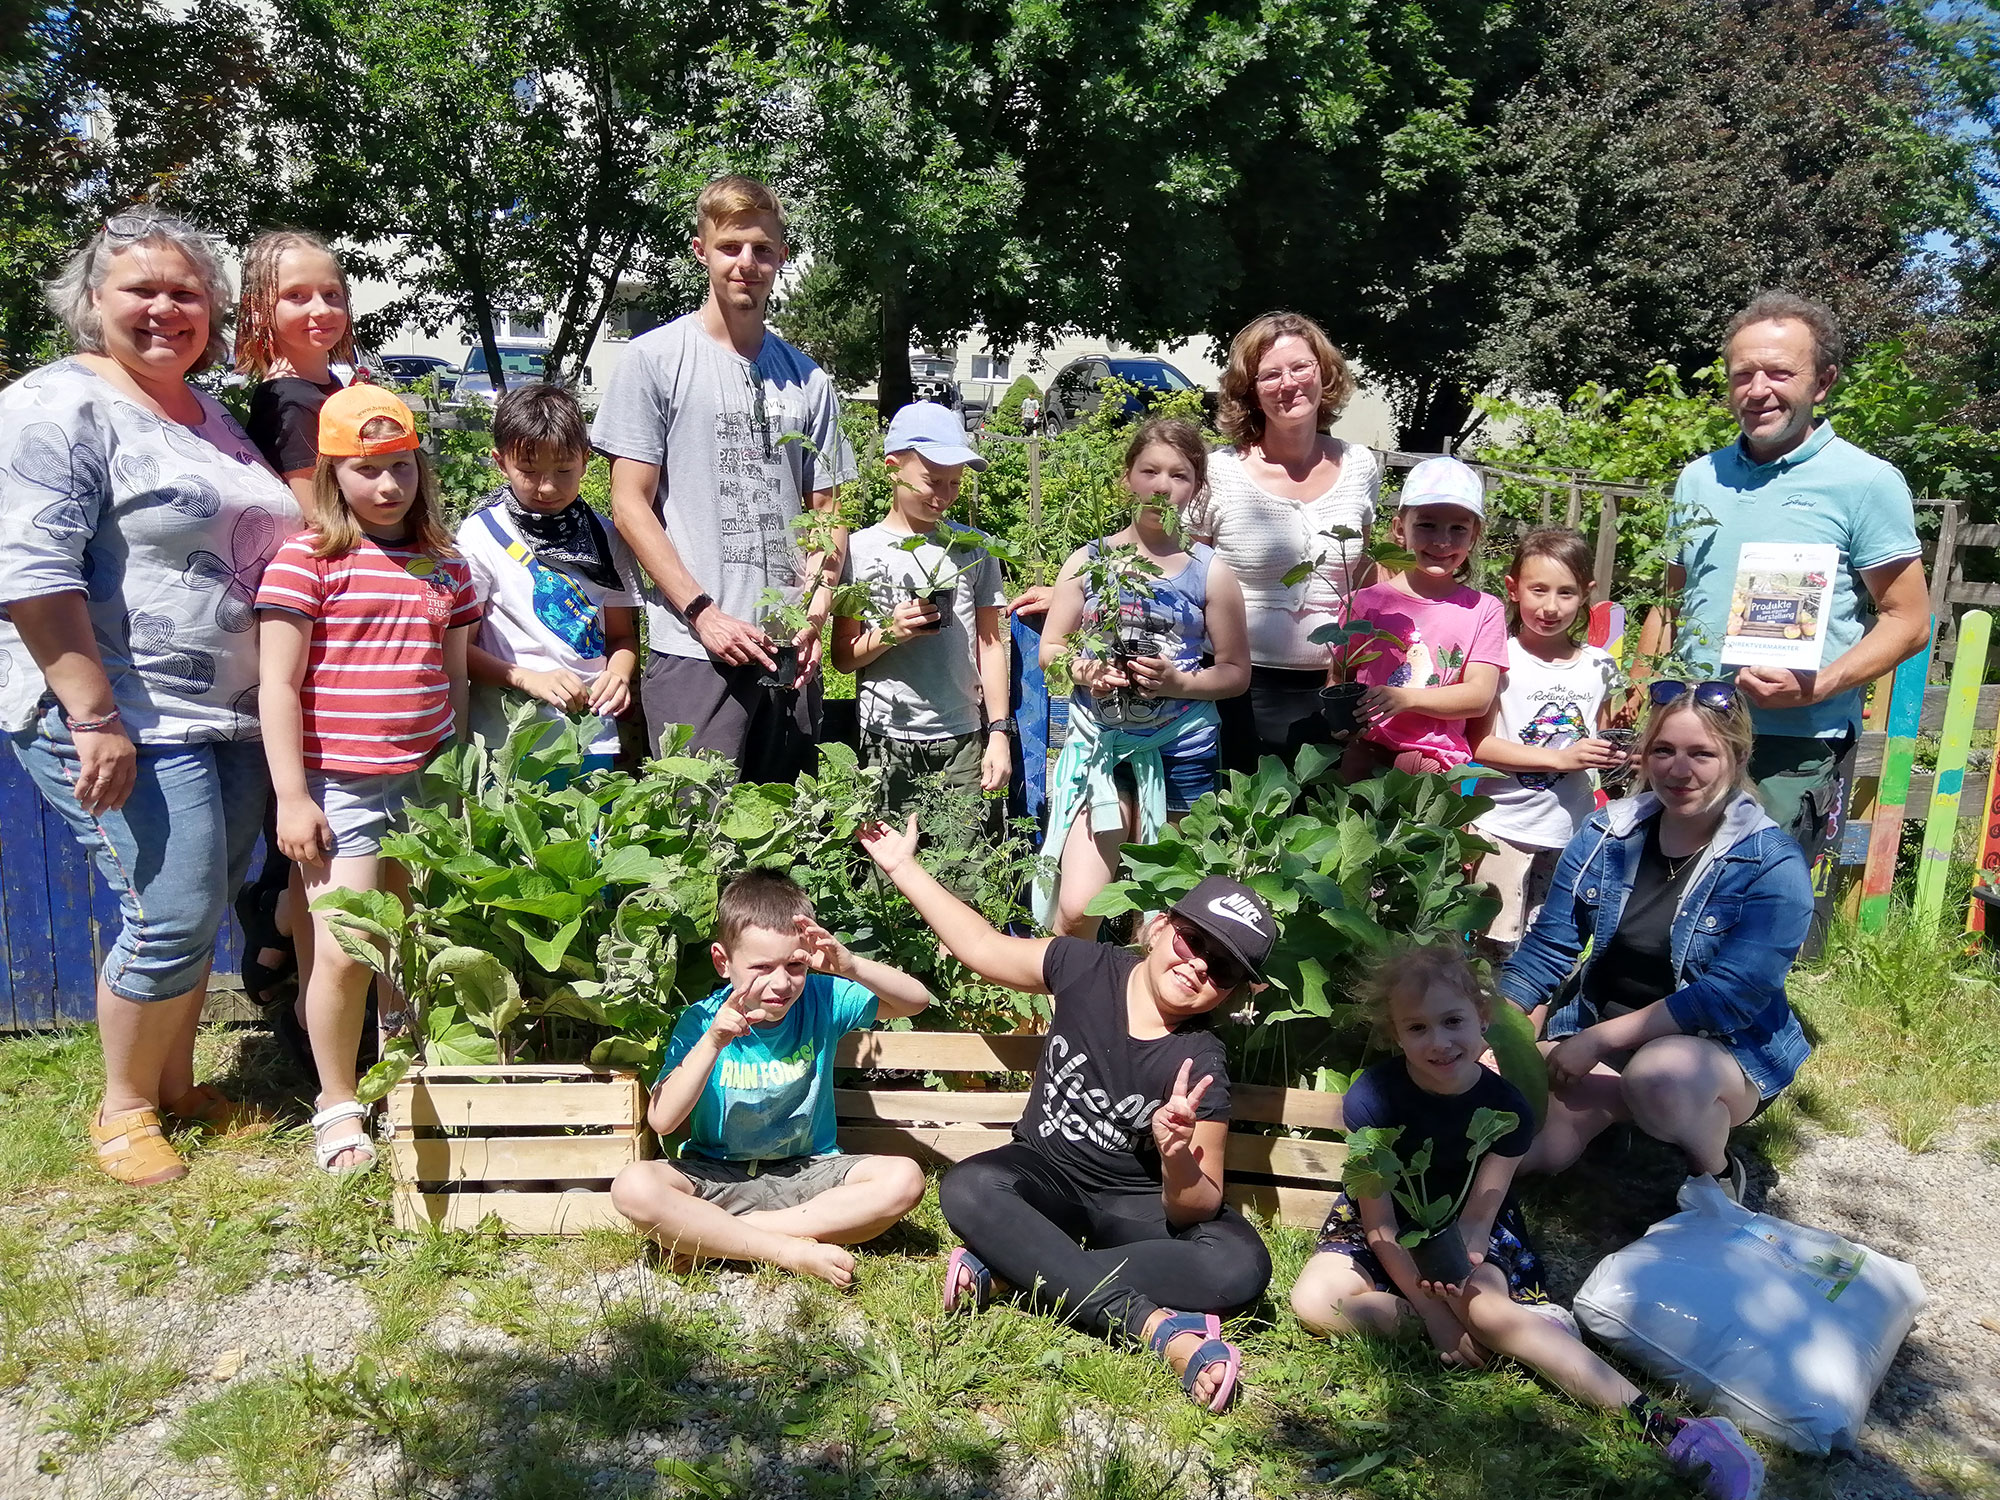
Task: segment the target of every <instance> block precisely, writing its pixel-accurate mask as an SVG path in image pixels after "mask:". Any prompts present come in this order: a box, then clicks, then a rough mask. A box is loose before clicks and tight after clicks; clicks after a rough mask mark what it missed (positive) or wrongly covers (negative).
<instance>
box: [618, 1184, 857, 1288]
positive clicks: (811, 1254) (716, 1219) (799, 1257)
mask: <svg viewBox="0 0 2000 1500" xmlns="http://www.w3.org/2000/svg"><path fill="white" fill-rule="evenodd" d="M611 1202H612V1206H613V1207H615V1208H616V1209H617V1210H618V1212H620V1213H621V1214H623V1215H625V1217H626V1218H628V1219H630V1220H631V1221H632V1222H633V1223H635V1224H637V1225H638V1226H639V1227H640V1228H641V1229H643V1230H644V1231H645V1232H646V1233H647V1234H648V1235H650V1236H651V1237H652V1238H653V1239H654V1240H656V1241H658V1242H659V1244H660V1246H661V1247H662V1248H663V1249H666V1250H668V1251H671V1252H672V1253H674V1254H675V1255H682V1256H690V1257H693V1258H696V1259H704V1258H706V1259H714V1260H752V1261H763V1262H765V1263H766V1264H768V1265H774V1266H783V1267H784V1268H785V1269H786V1270H788V1271H798V1272H801V1273H803V1274H805V1275H807V1276H817V1277H818V1278H819V1279H820V1280H821V1281H824V1282H828V1283H830V1284H831V1285H833V1286H836V1287H839V1288H841V1289H842V1290H843V1291H844V1290H846V1289H847V1288H848V1287H850V1286H852V1285H854V1257H853V1256H851V1255H849V1254H848V1253H847V1252H846V1251H845V1250H843V1249H841V1248H840V1247H839V1246H838V1245H822V1244H821V1243H820V1242H819V1241H817V1240H811V1239H806V1238H803V1237H802V1236H799V1235H793V1234H781V1233H778V1232H777V1231H775V1230H771V1229H766V1228H763V1227H761V1226H759V1225H756V1224H753V1223H751V1222H750V1220H751V1219H752V1218H753V1217H755V1216H754V1215H750V1214H743V1215H738V1214H732V1213H731V1212H730V1211H729V1210H728V1209H726V1208H723V1207H720V1206H719V1205H717V1204H714V1203H709V1202H707V1201H705V1200H703V1199H701V1198H697V1197H696V1196H695V1193H694V1188H693V1186H692V1184H690V1183H689V1182H688V1180H687V1178H685V1177H683V1176H681V1174H680V1173H679V1172H677V1171H675V1170H674V1168H673V1167H672V1166H671V1165H669V1164H668V1163H666V1162H663V1161H637V1162H633V1163H632V1164H631V1165H630V1166H628V1167H626V1168H624V1169H623V1170H622V1171H620V1172H619V1174H618V1175H617V1176H616V1177H615V1178H613V1179H612V1182H611Z"/></svg>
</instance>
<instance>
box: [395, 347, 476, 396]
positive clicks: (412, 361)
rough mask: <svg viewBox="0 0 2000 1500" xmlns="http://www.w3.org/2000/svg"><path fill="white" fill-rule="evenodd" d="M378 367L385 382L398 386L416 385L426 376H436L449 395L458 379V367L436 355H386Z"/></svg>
mask: <svg viewBox="0 0 2000 1500" xmlns="http://www.w3.org/2000/svg"><path fill="white" fill-rule="evenodd" d="M377 367H378V368H379V369H380V371H381V378H382V379H383V380H385V381H392V382H394V383H395V384H397V385H415V384H416V383H417V382H418V381H419V380H422V379H424V378H425V377H426V376H430V375H435V376H436V377H437V380H438V384H439V385H440V386H441V387H442V388H443V389H444V391H445V392H446V393H447V394H449V393H450V391H451V388H452V385H453V384H454V382H456V381H457V379H458V367H457V366H456V365H454V364H453V363H452V362H451V361H450V360H448V359H440V358H438V356H437V355H435V354H385V355H383V356H382V357H381V359H380V360H378V361H377Z"/></svg>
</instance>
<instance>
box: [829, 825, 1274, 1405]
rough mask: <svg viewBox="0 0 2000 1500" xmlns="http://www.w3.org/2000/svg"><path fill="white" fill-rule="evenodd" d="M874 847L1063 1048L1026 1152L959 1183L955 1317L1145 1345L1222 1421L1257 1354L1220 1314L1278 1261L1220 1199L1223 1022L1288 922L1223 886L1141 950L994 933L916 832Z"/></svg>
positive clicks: (1025, 1133) (975, 1170)
mask: <svg viewBox="0 0 2000 1500" xmlns="http://www.w3.org/2000/svg"><path fill="white" fill-rule="evenodd" d="M861 842H862V844H863V845H864V847H866V848H867V850H868V852H869V854H870V855H871V856H873V858H874V860H875V862H876V864H878V865H879V866H881V869H882V873H883V874H885V875H887V876H888V877H889V878H890V879H891V880H892V881H894V882H895V884H896V888H897V889H898V890H900V891H901V892H902V893H903V894H904V895H905V896H906V897H908V898H909V901H910V904H911V905H912V906H914V907H916V909H917V911H918V912H919V913H920V914H921V915H922V916H923V918H924V920H925V921H927V922H929V923H930V925H931V927H932V928H933V929H934V930H935V931H936V932H937V935H938V939H939V941H941V942H942V943H943V944H944V946H945V947H946V948H947V949H949V950H950V952H951V953H952V955H953V957H955V958H957V959H958V960H959V962H960V963H963V964H964V965H966V967H968V968H970V969H971V970H972V971H973V972H974V973H976V974H978V975H979V976H980V977H981V978H983V979H986V980H989V981H991V982H992V983H994V984H1003V985H1006V986H1007V987H1008V988H1010V989H1016V990H1022V991H1024V992H1026V993H1029V994H1037V995H1041V994H1046V995H1049V996H1051V997H1052V998H1053V1001H1054V1003H1053V1006H1052V1012H1053V1014H1052V1018H1051V1020H1050V1023H1049V1037H1048V1042H1047V1044H1046V1045H1045V1046H1044V1048H1043V1050H1042V1057H1041V1062H1040V1063H1039V1064H1038V1065H1037V1066H1036V1068H1035V1079H1034V1083H1033V1085H1032V1089H1031V1092H1030V1095H1029V1100H1028V1105H1027V1108H1026V1109H1025V1110H1024V1111H1023V1112H1022V1115H1021V1120H1020V1123H1019V1124H1017V1125H1016V1126H1015V1127H1014V1139H1013V1140H1012V1141H1011V1142H1010V1143H1009V1144H1007V1145H1005V1146H1001V1147H999V1148H998V1149H997V1150H993V1151H986V1152H982V1153H980V1154H979V1155H978V1156H974V1157H970V1158H968V1159H967V1160H965V1161H962V1162H960V1163H959V1164H958V1165H957V1166H955V1167H953V1168H952V1169H951V1171H949V1172H948V1173H946V1174H945V1177H944V1180H943V1182H942V1183H941V1184H940V1185H939V1188H938V1201H939V1204H940V1206H941V1207H942V1208H943V1210H944V1216H945V1219H946V1221H947V1222H948V1223H949V1224H950V1225H951V1227H952V1229H953V1230H954V1231H956V1232H957V1234H958V1235H959V1237H960V1238H961V1239H963V1240H964V1241H965V1245H964V1247H963V1248H961V1249H958V1250H954V1251H953V1252H952V1254H951V1259H950V1261H949V1263H948V1264H947V1266H946V1268H945V1286H944V1302H945V1307H946V1309H947V1310H952V1311H955V1310H957V1309H959V1308H961V1307H963V1308H979V1307H984V1306H985V1305H986V1303H987V1302H988V1301H989V1300H990V1299H991V1297H992V1296H993V1295H994V1293H995V1291H996V1290H999V1289H1005V1288H1026V1289H1029V1291H1030V1294H1031V1296H1032V1297H1033V1298H1034V1301H1035V1305H1036V1306H1038V1307H1041V1308H1044V1309H1046V1310H1048V1311H1051V1312H1055V1313H1058V1314H1059V1315H1060V1316H1062V1317H1064V1318H1066V1319H1067V1320H1068V1321H1070V1322H1071V1323H1074V1324H1075V1325H1077V1326H1078V1327H1082V1328H1088V1329H1090V1330H1092V1331H1093V1332H1096V1333H1100V1334H1103V1335H1105V1336H1106V1337H1110V1338H1115V1339H1119V1340H1122V1341H1124V1342H1127V1343H1132V1344H1137V1343H1140V1342H1142V1341H1143V1342H1144V1343H1145V1344H1147V1345H1148V1346H1149V1347H1151V1348H1152V1349H1153V1350H1154V1352H1156V1353H1159V1354H1161V1355H1163V1356H1164V1357H1165V1359H1166V1360H1167V1362H1168V1363H1169V1364H1170V1365H1171V1366H1172V1367H1173V1368H1174V1370H1175V1371H1176V1372H1178V1373H1179V1374H1180V1376H1181V1384H1182V1386H1183V1387H1184V1388H1185V1389H1186V1391H1187V1392H1188V1394H1189V1396H1190V1397H1192V1398H1193V1400H1194V1401H1195V1402H1196V1404H1198V1405H1200V1406H1204V1407H1206V1408H1208V1409H1209V1410H1211V1411H1222V1410H1223V1409H1225V1408H1226V1407H1227V1406H1228V1405H1229V1402H1230V1400H1231V1398H1232V1397H1233V1396H1234V1395H1235V1391H1236V1385H1237V1377H1238V1374H1239V1372H1240V1370H1241V1368H1242V1355H1241V1353H1240V1351H1239V1350H1238V1349H1237V1348H1236V1346H1235V1345H1234V1344H1231V1343H1229V1342H1227V1341H1226V1340H1224V1339H1223V1338H1222V1337H1221V1332H1222V1323H1221V1319H1220V1317H1218V1316H1217V1314H1220V1313H1230V1312H1234V1311H1236V1310H1238V1309H1240V1308H1243V1307H1246V1306H1248V1305H1249V1304H1250V1303H1252V1302H1254V1301H1256V1300H1257V1298H1258V1297H1260V1296H1261V1295H1263V1291H1264V1288H1265V1286H1266V1284H1267V1283H1268V1282H1269V1281H1270V1279H1271V1258H1270V1255H1269V1254H1268V1253H1267V1252H1266V1250H1265V1248H1264V1242H1263V1241H1262V1240H1261V1239H1260V1238H1258V1235H1257V1231H1256V1230H1255V1229H1253V1228H1252V1227H1251V1226H1250V1224H1249V1222H1248V1221H1247V1220H1245V1219H1244V1218H1243V1216H1242V1215H1241V1214H1239V1213H1237V1212H1236V1211H1235V1210H1234V1209H1232V1208H1229V1207H1227V1206H1226V1205H1225V1204H1224V1203H1223V1201H1222V1172H1223V1155H1224V1149H1225V1145H1226V1138H1227V1136H1228V1132H1229V1073H1228V1063H1227V1059H1226V1057H1225V1055H1224V1053H1223V1048H1222V1043H1221V1042H1220V1041H1219V1040H1218V1039H1217V1037H1216V1036H1215V1033H1214V1032H1213V1031H1211V1030H1210V1029H1209V1017H1210V1015H1211V1014H1213V1013H1214V1012H1215V1011H1216V1010H1217V1009H1218V1008H1219V1007H1220V1006H1221V1005H1222V1004H1223V1003H1224V1002H1225V1001H1227V1000H1229V999H1230V998H1231V997H1232V996H1233V995H1235V994H1237V993H1238V992H1239V991H1240V990H1242V988H1243V987H1244V986H1245V985H1250V986H1252V987H1260V986H1257V985H1256V982H1255V981H1256V976H1257V975H1258V974H1259V973H1260V972H1261V971H1262V968H1263V965H1264V962H1265V960H1266V959H1267V958H1268V957H1269V956H1270V952H1271V947H1272V945H1273V944H1274V943H1275V942H1276V941H1277V925H1276V923H1275V922H1274V921H1273V920H1272V917H1271V913H1270V910H1269V908H1267V907H1266V906H1265V905H1264V903H1263V902H1262V901H1261V900H1259V899H1258V898H1257V896H1256V895H1255V894H1253V893H1252V892H1251V890H1250V889H1249V888H1248V887H1247V886H1244V885H1240V884H1238V883H1237V882H1236V881H1233V880H1226V879H1223V878H1221V877H1219V876H1218V877H1211V878H1209V879H1207V880H1204V881H1203V882H1202V883H1201V884H1200V885H1198V886H1196V887H1195V888H1194V889H1193V890H1192V891H1190V892H1189V893H1188V894H1187V895H1186V896H1184V897H1182V898H1181V900H1180V901H1178V902H1176V903H1175V905H1174V907H1173V909H1172V910H1171V911H1170V912H1167V913H1166V914H1165V915H1162V916H1156V917H1154V918H1153V919H1152V920H1151V921H1150V922H1148V923H1147V924H1146V928H1145V931H1144V933H1143V935H1142V945H1141V946H1142V951H1140V952H1138V953H1134V952H1132V951H1131V950H1129V949H1123V948H1114V947H1110V946H1108V945H1106V944H1102V943H1086V942H1083V941H1081V940H1079V939H1076V938H1067V937H1054V938H1017V937H1008V936H1006V935H1005V934H1003V933H1001V932H999V931H997V930H996V929H995V928H994V927H993V926H992V925H991V924H989V923H988V922H987V921H986V919H985V918H983V917H981V916H980V915H979V913H978V912H976V911H974V910H973V909H972V908H971V907H969V906H967V905H966V904H965V903H964V902H963V901H960V900H959V899H958V898H957V897H956V896H954V895H952V894H951V893H950V892H949V891H947V890H946V889H945V888H944V887H943V886H941V885H939V884H938V882H937V881H936V880H935V879H933V878H932V877H931V875H930V874H929V872H928V871H926V870H925V869H924V868H923V866H922V865H921V864H919V863H918V861H917V858H916V845H917V833H916V820H915V819H914V818H913V819H911V821H910V825H909V827H908V828H907V829H905V830H903V831H902V832H897V831H896V830H894V829H891V828H889V827H887V826H885V825H882V824H877V825H875V826H874V827H872V828H869V829H865V830H864V831H863V832H862V835H861Z"/></svg>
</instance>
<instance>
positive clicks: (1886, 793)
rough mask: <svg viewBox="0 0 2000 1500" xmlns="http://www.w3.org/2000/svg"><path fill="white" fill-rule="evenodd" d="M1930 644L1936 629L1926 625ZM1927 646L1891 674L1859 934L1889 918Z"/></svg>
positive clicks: (1877, 927)
mask: <svg viewBox="0 0 2000 1500" xmlns="http://www.w3.org/2000/svg"><path fill="white" fill-rule="evenodd" d="M1931 635H1932V638H1933V639H1935V638H1936V635H1937V625H1936V622H1935V620H1934V621H1933V622H1932V625H1931ZM1930 655H1931V653H1930V642H1928V641H1927V642H1926V643H1925V645H1924V649H1923V650H1922V651H1919V652H1918V653H1917V654H1916V655H1915V656H1913V657H1911V658H1910V659H1909V660H1908V661H1906V662H1904V663H1903V664H1902V665H1901V666H1899V667H1897V668H1896V690H1895V693H1894V694H1893V695H1892V696H1891V698H1890V700H1889V714H1888V719H1887V728H1888V731H1889V742H1888V747H1887V749H1886V751H1885V752H1884V755H1883V763H1882V784H1881V786H1880V788H1879V789H1878V791H1877V793H1876V803H1875V824H1874V827H1873V828H1871V829H1870V830H1869V835H1868V863H1867V864H1866V865H1865V866H1864V867H1863V869H1862V875H1861V928H1862V931H1864V932H1879V931H1880V930H1881V928H1882V924H1883V923H1884V922H1885V921H1887V920H1888V917H1889V892H1890V888H1891V886H1893V885H1894V883H1895V879H1896V855H1897V853H1898V852H1899V851H1900V849H1901V848H1902V843H1903V813H1904V807H1905V805H1906V804H1907V802H1908V801H1909V796H1910V766H1911V763H1912V762H1913V761H1914V760H1915V759H1916V754H1917V725H1918V723H1919V722H1920V720H1921V719H1922V717H1923V704H1924V681H1925V678H1926V677H1927V676H1928V675H1929V672H1930Z"/></svg>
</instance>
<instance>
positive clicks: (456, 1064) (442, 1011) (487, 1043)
mask: <svg viewBox="0 0 2000 1500" xmlns="http://www.w3.org/2000/svg"><path fill="white" fill-rule="evenodd" d="M424 1022H425V1029H424V1061H425V1062H427V1063H429V1064H430V1065H431V1066H432V1067H434V1068H476V1067H482V1066H490V1065H492V1064H495V1063H498V1062H499V1061H500V1047H499V1044H498V1043H497V1042H495V1041H494V1039H493V1038H492V1037H491V1036H490V1035H488V1034H487V1033H485V1032H482V1031H481V1030H480V1029H479V1028H478V1027H476V1026H474V1025H473V1024H472V1023H471V1022H470V1021H468V1020H466V1019H465V1018H464V1017H462V1016H460V1015H459V1013H458V1011H457V1009H456V1008H455V1007H453V1006H449V1005H434V1006H432V1007H431V1010H430V1014H429V1015H427V1016H426V1017H425V1018H424Z"/></svg>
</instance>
